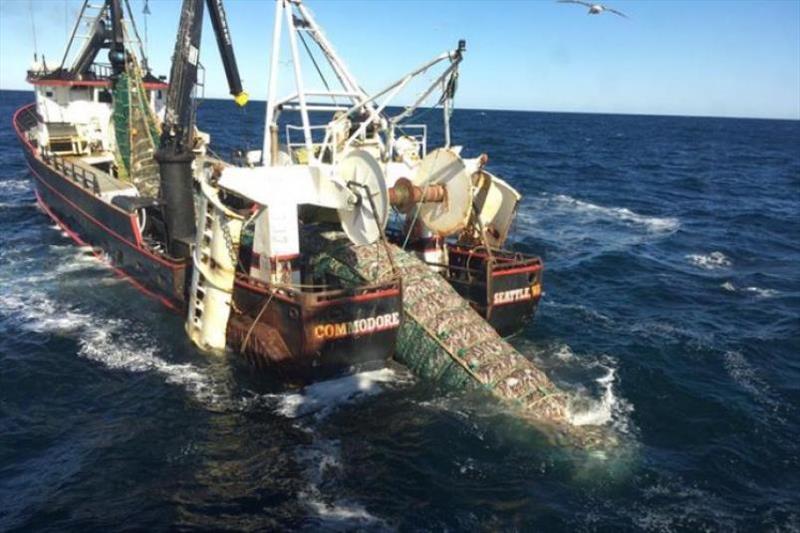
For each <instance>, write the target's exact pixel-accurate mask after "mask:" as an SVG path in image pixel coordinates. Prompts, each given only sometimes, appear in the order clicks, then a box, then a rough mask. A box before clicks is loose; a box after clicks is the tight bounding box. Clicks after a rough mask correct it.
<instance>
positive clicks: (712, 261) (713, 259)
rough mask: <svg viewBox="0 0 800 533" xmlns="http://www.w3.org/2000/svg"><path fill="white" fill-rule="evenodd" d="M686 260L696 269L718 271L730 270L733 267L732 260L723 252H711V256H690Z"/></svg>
mask: <svg viewBox="0 0 800 533" xmlns="http://www.w3.org/2000/svg"><path fill="white" fill-rule="evenodd" d="M686 259H687V260H688V261H689V262H690V263H691V264H693V265H694V266H696V267H699V268H704V269H706V270H716V269H719V268H728V267H729V266H731V265H732V263H731V260H730V259H728V257H727V256H726V255H725V254H723V253H722V252H711V253H709V254H690V255H687V256H686Z"/></svg>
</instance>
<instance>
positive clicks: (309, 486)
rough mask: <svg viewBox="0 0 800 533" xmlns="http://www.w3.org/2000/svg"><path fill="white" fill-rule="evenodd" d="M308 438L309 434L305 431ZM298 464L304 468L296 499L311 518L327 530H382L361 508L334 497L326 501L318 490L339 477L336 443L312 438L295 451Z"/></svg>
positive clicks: (341, 471) (339, 466)
mask: <svg viewBox="0 0 800 533" xmlns="http://www.w3.org/2000/svg"><path fill="white" fill-rule="evenodd" d="M306 431H307V432H309V433H311V434H312V435H313V434H314V433H315V432H314V431H312V430H310V429H309V430H306ZM297 459H298V462H299V463H300V464H302V465H305V467H304V475H305V477H306V486H305V488H304V489H303V490H301V491H300V492H299V493H298V494H297V498H298V500H299V501H300V503H301V504H303V505H304V506H305V507H306V508H307V509H308V510H309V511H310V512H311V514H313V515H314V517H316V518H318V519H320V520H321V521H322V522H323V523H324V524H325V525H326V526H327V527H331V526H335V528H336V529H338V528H345V529H347V530H350V529H359V528H361V527H364V526H370V527H379V528H382V529H385V528H386V524H385V522H384V521H383V520H382V519H380V518H378V517H376V516H373V515H372V514H370V513H369V512H368V511H367V510H366V509H365V508H364V506H363V505H361V504H359V503H358V502H355V501H352V500H350V499H346V498H341V497H339V496H338V495H337V496H335V497H332V498H329V497H326V496H325V495H324V494H323V493H322V489H321V488H320V487H321V486H323V485H326V484H330V483H331V480H332V479H336V478H339V477H341V476H342V475H343V474H344V473H343V469H342V460H341V447H340V445H339V442H338V441H336V440H329V439H321V438H316V439H315V441H314V442H313V444H311V445H309V446H306V447H301V448H299V449H298V451H297Z"/></svg>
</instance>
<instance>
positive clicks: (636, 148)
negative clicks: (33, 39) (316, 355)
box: [0, 91, 800, 531]
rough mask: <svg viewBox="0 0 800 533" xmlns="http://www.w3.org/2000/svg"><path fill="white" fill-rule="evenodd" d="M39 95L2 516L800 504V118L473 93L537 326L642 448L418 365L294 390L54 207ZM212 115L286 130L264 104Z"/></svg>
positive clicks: (17, 256)
mask: <svg viewBox="0 0 800 533" xmlns="http://www.w3.org/2000/svg"><path fill="white" fill-rule="evenodd" d="M31 99H32V94H31V93H25V92H10V91H2V92H0V124H2V126H0V530H2V531H32V530H35V531H64V530H102V531H107V530H120V529H130V530H143V529H147V530H166V529H204V530H219V529H234V530H286V529H292V530H295V529H300V530H313V531H318V530H334V531H344V530H364V531H383V530H390V531H391V530H401V531H428V530H434V531H445V530H447V531H459V530H469V531H475V530H479V531H480V530H489V531H531V530H538V531H627V530H639V531H696V530H702V531H800V122H798V121H777V120H746V119H722V118H695V117H658V116H621V115H588V114H560V113H532V112H510V111H508V112H507V111H477V110H459V109H457V110H456V111H455V113H454V115H453V118H452V125H453V130H454V142H455V143H456V144H464V145H465V146H466V148H465V153H466V154H467V155H475V154H477V153H481V152H485V153H487V154H488V155H489V158H490V160H489V169H490V170H492V171H493V172H494V173H496V174H498V175H500V176H502V177H503V178H505V179H507V180H508V181H509V182H510V183H511V184H512V185H513V186H515V187H516V188H518V190H519V191H520V192H521V193H522V194H523V195H524V199H523V202H522V204H521V207H520V212H519V216H518V218H517V222H516V224H515V228H514V232H513V236H512V241H513V245H514V246H515V247H516V248H517V249H519V250H520V251H524V252H528V253H536V254H539V255H541V256H542V257H543V259H544V261H545V268H546V271H545V277H544V291H545V292H544V296H543V299H542V303H541V305H540V308H539V312H538V314H537V317H536V320H535V321H534V322H533V323H531V324H529V325H528V326H527V327H526V328H525V330H524V331H523V332H522V333H521V334H519V335H517V336H516V337H514V338H513V339H512V342H513V344H514V345H515V346H516V347H517V348H518V349H519V350H520V351H521V352H522V353H524V354H525V355H526V356H527V357H530V358H531V359H532V360H534V361H535V362H536V363H537V364H538V365H539V366H541V367H542V368H544V369H546V371H547V373H548V374H549V375H550V376H551V377H552V378H553V379H554V380H555V381H556V383H557V384H558V385H559V386H560V387H562V388H563V389H565V390H567V391H569V392H570V394H572V395H573V396H574V397H575V398H576V399H578V400H579V401H577V402H576V407H575V410H574V412H573V413H572V422H573V423H574V424H577V425H580V424H589V425H603V426H607V427H608V428H609V429H613V431H615V432H616V433H618V434H620V435H623V436H624V440H625V442H626V443H627V444H626V446H627V447H628V450H627V453H625V454H624V456H619V455H617V454H603V453H596V452H592V453H588V452H587V453H576V452H574V451H569V452H568V451H566V450H561V449H559V446H557V445H554V444H550V443H548V442H547V441H546V440H544V439H542V438H540V434H539V432H538V431H537V430H536V428H534V427H530V426H528V425H526V424H524V423H522V422H520V421H519V420H517V419H516V418H515V417H514V416H513V415H512V414H511V413H510V412H509V411H508V410H507V409H505V408H504V407H503V406H500V405H496V404H493V403H492V402H487V401H485V398H483V397H478V396H475V395H472V394H470V393H464V392H457V391H447V390H442V389H440V388H437V387H436V386H434V385H432V384H431V383H428V382H426V381H425V380H422V379H420V378H416V377H415V376H413V375H411V374H410V373H408V372H407V371H404V370H403V369H402V367H399V366H390V367H387V368H386V369H383V370H377V371H373V372H367V373H362V374H359V375H356V376H353V377H349V378H344V379H339V380H333V381H330V382H325V383H321V384H317V385H313V386H311V387H309V388H307V389H305V390H295V391H292V390H285V389H283V388H282V387H281V385H280V384H279V383H276V382H274V380H271V379H270V378H269V376H264V375H259V374H257V373H254V372H253V371H251V370H250V369H248V368H247V367H246V366H243V365H242V364H240V363H238V362H237V361H236V358H235V357H234V356H231V357H230V358H224V357H216V358H215V357H210V356H205V355H203V354H201V353H199V352H197V351H196V350H194V349H193V348H192V347H191V346H190V345H189V343H188V341H187V340H186V339H185V335H184V333H183V327H182V320H181V317H179V316H177V315H174V314H172V313H170V312H168V311H167V310H165V309H163V308H161V307H160V305H159V304H158V303H156V302H154V301H152V300H150V299H148V298H147V297H145V296H143V295H141V294H140V293H138V292H137V291H136V290H134V289H133V288H132V287H130V286H129V285H128V284H127V283H126V282H124V281H122V280H120V279H118V278H117V277H115V275H114V274H113V272H112V271H111V270H109V269H107V268H106V267H105V266H104V265H103V264H102V263H100V262H98V261H97V260H95V259H94V258H93V256H92V255H91V253H90V252H89V251H87V250H81V249H79V248H77V247H75V246H74V245H73V244H72V242H71V241H70V240H69V239H68V238H67V237H66V236H65V235H64V234H62V233H61V232H60V230H59V229H58V228H57V227H55V226H54V225H53V223H52V222H51V221H50V220H49V219H48V218H47V217H46V216H45V215H44V214H43V213H42V212H40V211H39V210H38V209H37V207H36V204H35V197H34V194H33V188H32V184H31V180H30V177H29V175H28V172H27V170H26V167H25V162H24V159H23V155H22V151H21V148H20V147H19V145H18V143H17V141H16V138H15V134H14V132H13V128H12V127H11V117H12V114H13V112H14V110H15V109H16V108H17V107H19V106H21V105H22V104H24V103H26V102H28V101H30V100H31ZM198 115H199V123H200V125H201V127H202V128H203V129H204V130H206V131H208V132H210V133H211V135H212V147H213V148H214V150H215V151H216V152H217V153H219V154H220V155H222V156H228V155H229V154H230V153H231V151H232V150H233V149H236V148H256V147H259V146H260V130H261V126H260V124H261V122H262V120H263V103H261V104H259V103H257V102H256V103H253V104H251V105H250V106H249V107H248V108H247V110H245V111H241V110H237V109H235V108H234V105H233V104H232V103H231V102H227V101H216V100H207V101H205V102H203V103H202V104H201V105H200V108H199V111H198ZM425 118H427V119H429V120H430V128H431V131H430V135H431V137H432V139H433V140H434V141H438V139H440V138H441V125H440V122H439V117H438V112H437V113H436V114H431V115H428V116H427V117H425ZM578 406H579V407H578Z"/></svg>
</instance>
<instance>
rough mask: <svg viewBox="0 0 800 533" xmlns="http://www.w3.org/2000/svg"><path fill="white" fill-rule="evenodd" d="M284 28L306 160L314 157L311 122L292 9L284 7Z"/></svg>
mask: <svg viewBox="0 0 800 533" xmlns="http://www.w3.org/2000/svg"><path fill="white" fill-rule="evenodd" d="M285 11H286V28H287V31H288V32H289V45H290V46H291V47H292V63H293V65H294V79H295V83H296V84H297V102H298V103H299V104H300V118H302V120H303V135H304V136H305V138H306V150H307V151H308V161H311V160H312V159H314V150H313V146H312V142H311V140H312V139H311V124H310V123H309V121H308V107H306V93H305V88H304V87H303V72H302V70H301V68H300V53H299V52H298V50H297V36H296V35H295V32H296V31H297V30H296V28H295V27H294V20H293V19H292V9H291V8H289V9H286V10H285Z"/></svg>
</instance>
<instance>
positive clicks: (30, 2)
mask: <svg viewBox="0 0 800 533" xmlns="http://www.w3.org/2000/svg"><path fill="white" fill-rule="evenodd" d="M28 10H29V11H30V13H31V28H33V57H34V59H35V58H36V57H37V56H38V55H39V46H38V45H37V44H36V18H34V16H33V0H28Z"/></svg>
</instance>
